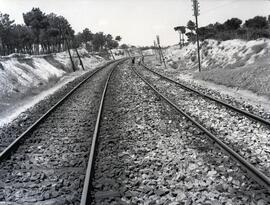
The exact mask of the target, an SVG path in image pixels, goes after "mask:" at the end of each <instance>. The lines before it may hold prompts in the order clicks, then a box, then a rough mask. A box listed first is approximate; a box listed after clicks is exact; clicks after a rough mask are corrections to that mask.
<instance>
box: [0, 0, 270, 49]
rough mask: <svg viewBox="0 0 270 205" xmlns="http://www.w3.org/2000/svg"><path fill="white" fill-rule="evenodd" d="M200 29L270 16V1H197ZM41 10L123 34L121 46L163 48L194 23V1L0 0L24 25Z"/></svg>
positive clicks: (83, 25) (78, 24) (3, 8)
mask: <svg viewBox="0 0 270 205" xmlns="http://www.w3.org/2000/svg"><path fill="white" fill-rule="evenodd" d="M198 1H199V3H200V16H199V26H205V25H208V24H210V23H215V22H217V21H218V22H220V23H223V22H224V21H226V20H227V19H229V18H232V17H237V18H240V19H242V20H246V19H248V18H252V17H254V16H256V15H262V16H268V15H270V0H198ZM33 7H39V8H40V9H41V10H42V11H43V12H45V13H51V12H53V13H56V14H58V15H62V16H64V17H65V18H66V19H67V20H68V21H69V22H70V24H71V25H72V27H73V29H74V30H75V31H76V32H79V31H81V30H83V29H84V28H86V27H87V28H89V29H90V30H91V31H92V32H99V31H103V32H105V33H110V34H112V35H113V36H116V35H120V36H121V37H122V38H123V39H122V42H121V43H126V44H131V45H135V46H146V45H148V46H149V45H152V44H153V41H154V40H155V38H156V35H159V36H160V41H161V45H163V46H165V45H173V44H176V43H177V42H178V39H179V36H178V34H177V33H176V32H175V31H174V29H173V28H174V27H175V26H180V25H181V26H182V25H186V23H187V21H188V20H194V16H193V11H192V1H191V0H0V12H2V13H8V14H10V18H11V19H14V20H15V22H16V23H23V18H22V13H25V12H28V11H30V10H31V9H32V8H33Z"/></svg>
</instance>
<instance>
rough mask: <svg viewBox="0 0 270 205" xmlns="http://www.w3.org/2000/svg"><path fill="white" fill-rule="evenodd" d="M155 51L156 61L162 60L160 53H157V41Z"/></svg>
mask: <svg viewBox="0 0 270 205" xmlns="http://www.w3.org/2000/svg"><path fill="white" fill-rule="evenodd" d="M154 51H155V56H156V59H157V60H160V58H159V53H158V51H157V43H156V41H154Z"/></svg>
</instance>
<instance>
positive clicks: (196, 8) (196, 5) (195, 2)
mask: <svg viewBox="0 0 270 205" xmlns="http://www.w3.org/2000/svg"><path fill="white" fill-rule="evenodd" d="M192 1H193V11H194V16H195V21H196V40H197V50H198V65H199V72H201V58H200V42H199V35H198V16H199V2H198V0H192Z"/></svg>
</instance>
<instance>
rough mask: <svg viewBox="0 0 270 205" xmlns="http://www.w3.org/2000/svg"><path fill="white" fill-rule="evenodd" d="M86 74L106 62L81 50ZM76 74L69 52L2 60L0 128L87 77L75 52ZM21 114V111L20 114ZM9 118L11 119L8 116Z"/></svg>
mask: <svg viewBox="0 0 270 205" xmlns="http://www.w3.org/2000/svg"><path fill="white" fill-rule="evenodd" d="M79 52H80V55H81V56H82V61H83V63H84V66H85V68H86V70H89V69H93V68H94V67H96V66H97V65H98V64H100V63H103V62H105V60H104V59H103V58H101V57H99V56H93V55H90V54H89V53H88V52H87V51H86V50H84V49H80V50H79ZM72 54H73V55H74V56H73V59H74V63H75V66H76V72H72V71H73V70H72V66H71V61H70V58H69V56H68V53H67V52H62V53H56V54H50V55H39V56H30V55H20V54H12V55H9V56H6V57H1V58H0V87H1V89H0V98H1V101H0V124H1V123H4V122H2V121H1V119H5V120H7V119H8V116H9V117H10V116H11V115H16V113H17V114H19V112H22V111H24V110H26V109H27V108H29V107H30V106H32V105H33V104H34V103H36V102H38V101H39V100H41V99H43V98H44V97H46V96H47V95H49V94H52V93H53V92H55V91H56V90H57V89H59V88H60V87H62V86H63V85H64V84H66V83H68V82H70V81H72V80H74V79H75V78H77V77H79V76H80V75H82V74H84V73H85V72H86V71H83V70H82V68H81V66H80V65H79V61H78V59H77V56H76V55H75V52H74V53H73V52H72ZM18 110H19V111H18ZM7 115H8V116H7Z"/></svg>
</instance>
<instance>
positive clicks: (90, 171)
mask: <svg viewBox="0 0 270 205" xmlns="http://www.w3.org/2000/svg"><path fill="white" fill-rule="evenodd" d="M117 66H118V64H117V65H115V67H114V68H112V70H111V72H110V73H109V76H108V78H107V80H106V83H105V86H104V89H103V93H102V96H101V99H100V104H99V110H98V114H97V120H96V124H95V130H94V133H93V136H92V143H91V149H90V155H89V159H88V165H87V170H86V174H85V180H84V186H83V191H82V195H81V202H80V204H81V205H86V204H91V201H92V197H91V193H92V178H93V176H94V165H95V157H96V148H97V142H98V133H99V128H100V121H101V115H102V111H103V107H104V101H105V96H106V93H107V88H108V85H109V81H110V79H111V76H112V73H113V72H114V70H115V68H116V67H117Z"/></svg>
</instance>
